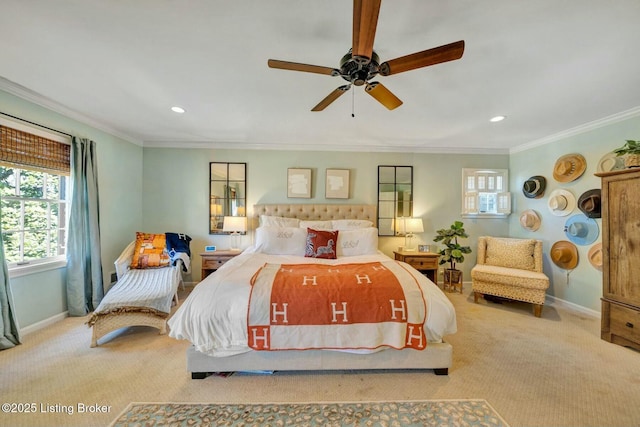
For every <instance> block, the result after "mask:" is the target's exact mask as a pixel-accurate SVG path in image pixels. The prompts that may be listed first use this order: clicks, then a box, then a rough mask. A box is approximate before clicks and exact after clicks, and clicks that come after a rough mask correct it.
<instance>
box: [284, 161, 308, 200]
mask: <svg viewBox="0 0 640 427" xmlns="http://www.w3.org/2000/svg"><path fill="white" fill-rule="evenodd" d="M287 197H299V198H303V199H309V198H311V169H301V168H289V169H287Z"/></svg>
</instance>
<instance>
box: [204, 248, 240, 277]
mask: <svg viewBox="0 0 640 427" xmlns="http://www.w3.org/2000/svg"><path fill="white" fill-rule="evenodd" d="M241 253H242V251H215V252H203V253H201V254H200V256H201V257H202V271H201V276H200V277H201V279H200V280H204V278H205V277H207V276H208V275H210V274H211V273H213V272H214V271H216V270H217V269H219V268H220V267H222V265H223V264H224V263H225V262H227V261H229V260H230V259H231V258H233V257H235V256H238V255H240V254H241Z"/></svg>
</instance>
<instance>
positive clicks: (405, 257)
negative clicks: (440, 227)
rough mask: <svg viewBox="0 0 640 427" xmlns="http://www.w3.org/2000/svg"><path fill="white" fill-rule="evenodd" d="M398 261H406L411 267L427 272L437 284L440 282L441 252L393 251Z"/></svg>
mask: <svg viewBox="0 0 640 427" xmlns="http://www.w3.org/2000/svg"><path fill="white" fill-rule="evenodd" d="M393 253H394V254H395V256H396V261H404V262H406V263H407V264H409V265H410V266H411V267H413V268H415V269H416V270H418V271H419V272H421V273H425V274H426V275H427V277H428V278H429V279H430V280H431V281H432V282H433V283H435V284H436V285H437V284H438V274H437V273H438V260H439V259H440V255H439V254H434V253H431V252H416V251H410V252H407V251H393Z"/></svg>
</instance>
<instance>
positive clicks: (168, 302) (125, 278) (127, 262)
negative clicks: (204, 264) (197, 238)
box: [87, 232, 191, 347]
mask: <svg viewBox="0 0 640 427" xmlns="http://www.w3.org/2000/svg"><path fill="white" fill-rule="evenodd" d="M190 240H191V238H190V237H189V236H187V235H184V234H177V233H163V234H149V233H140V232H138V233H136V240H134V241H133V242H131V243H130V244H129V245H128V246H127V247H126V248H125V249H124V250H123V251H122V253H121V254H120V256H119V257H118V259H117V260H116V261H115V263H114V265H115V268H116V276H117V278H118V280H117V282H116V284H115V285H114V286H113V287H112V288H110V289H109V290H108V292H107V293H106V295H105V296H104V298H103V299H102V301H101V302H100V304H99V305H98V307H96V309H95V310H94V312H93V313H92V314H91V315H90V317H89V320H88V321H87V325H88V326H89V327H91V328H92V329H93V331H92V337H91V347H97V346H98V340H99V339H100V338H102V337H103V336H105V335H106V334H108V333H109V332H112V331H115V330H117V329H120V328H124V327H129V326H150V327H152V328H156V329H158V330H159V331H160V334H166V333H167V318H168V317H169V314H170V313H171V307H172V306H174V305H177V304H178V303H179V300H178V293H177V291H178V287H179V285H180V283H182V273H183V272H188V271H189V270H190V268H191V264H190V255H191V254H190V251H189V241H190ZM145 252H147V253H145ZM148 252H153V254H151V255H149V254H148ZM132 263H133V265H134V267H135V268H131V266H132ZM183 286H184V284H183Z"/></svg>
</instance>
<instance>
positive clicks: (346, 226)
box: [331, 219, 373, 230]
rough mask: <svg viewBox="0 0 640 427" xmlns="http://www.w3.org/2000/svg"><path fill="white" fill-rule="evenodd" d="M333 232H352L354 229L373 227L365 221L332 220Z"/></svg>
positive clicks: (371, 223) (369, 222)
mask: <svg viewBox="0 0 640 427" xmlns="http://www.w3.org/2000/svg"><path fill="white" fill-rule="evenodd" d="M331 224H332V227H333V229H334V230H354V229H356V228H367V227H373V222H371V221H367V220H366V219H334V220H333V221H331Z"/></svg>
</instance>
